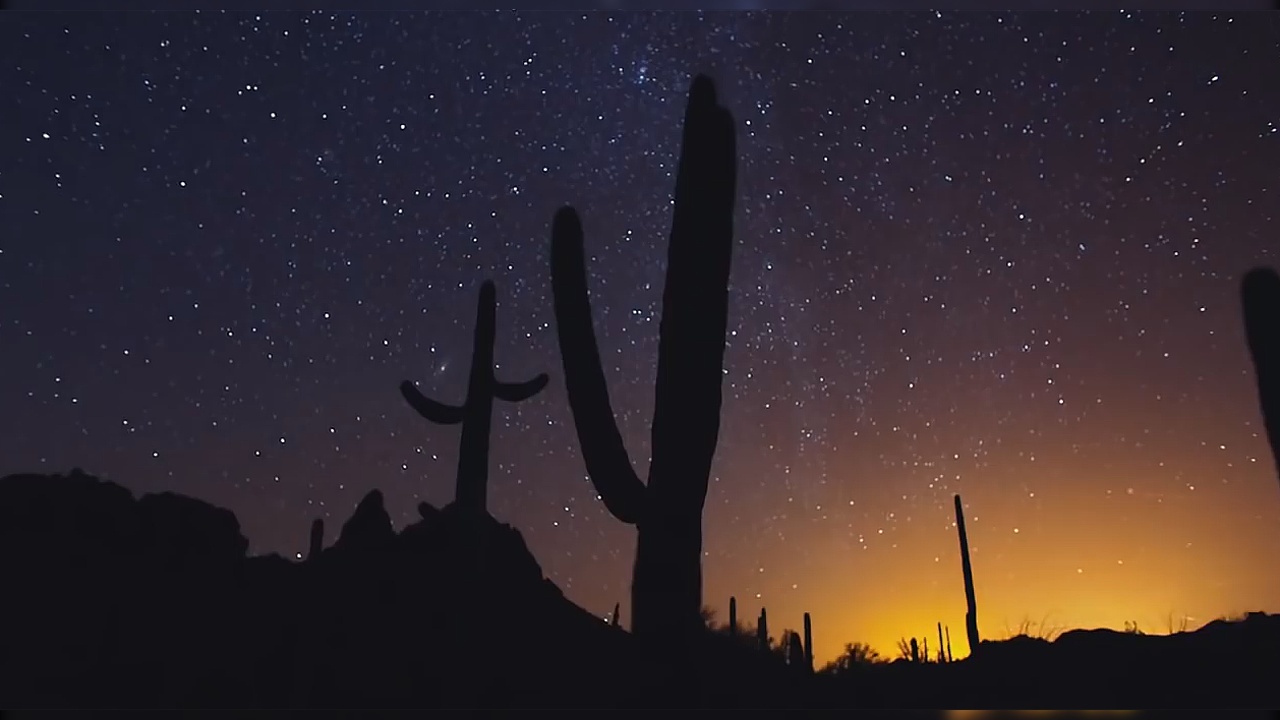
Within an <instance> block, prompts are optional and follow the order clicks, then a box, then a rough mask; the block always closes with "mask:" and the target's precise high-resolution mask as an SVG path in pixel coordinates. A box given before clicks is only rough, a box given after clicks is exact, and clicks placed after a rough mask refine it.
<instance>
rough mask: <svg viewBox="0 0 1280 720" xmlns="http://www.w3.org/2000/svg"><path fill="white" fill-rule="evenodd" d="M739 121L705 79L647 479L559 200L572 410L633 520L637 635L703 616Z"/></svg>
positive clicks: (598, 479)
mask: <svg viewBox="0 0 1280 720" xmlns="http://www.w3.org/2000/svg"><path fill="white" fill-rule="evenodd" d="M734 133H735V128H734V122H733V118H732V116H731V115H730V114H729V112H728V110H726V109H725V108H723V107H721V106H720V105H719V103H718V101H717V99H716V91H715V86H714V85H713V84H712V82H711V81H710V80H709V79H707V78H706V77H703V76H699V77H697V78H695V79H694V81H693V84H692V86H691V88H690V90H689V103H688V106H687V109H686V112H685V118H684V137H683V140H682V147H681V151H680V160H679V166H678V169H677V173H676V187H675V208H674V212H673V218H672V223H671V236H670V241H669V244H668V255H667V277H666V286H665V289H664V290H663V295H662V320H661V322H660V324H659V329H658V371H657V385H656V390H655V397H654V409H653V420H652V427H651V444H650V447H651V451H652V461H651V463H650V466H649V473H648V483H647V484H646V483H645V482H643V481H642V480H641V479H640V476H639V475H637V474H636V471H635V469H634V468H633V467H632V464H631V460H630V458H629V456H628V454H627V450H626V446H625V445H624V444H623V441H622V435H621V433H620V432H619V430H618V425H617V423H616V421H615V417H614V412H613V407H612V406H611V404H610V401H609V392H608V388H607V386H606V383H605V377H604V368H603V367H602V364H601V360H600V348H599V345H598V344H597V342H596V335H595V328H594V327H593V324H592V319H591V304H590V299H589V297H588V293H587V271H586V261H585V257H584V256H585V250H584V245H583V231H582V224H581V222H580V221H579V218H578V215H577V213H576V212H575V211H574V210H573V209H572V208H568V207H565V208H561V209H560V210H559V211H558V212H557V213H556V216H555V219H554V221H553V223H552V230H551V286H552V292H553V295H554V306H555V317H556V335H557V339H558V341H559V345H560V355H561V359H562V362H563V364H564V376H565V387H566V392H567V395H568V399H569V407H570V409H571V410H572V412H573V419H574V426H575V428H576V430H577V435H578V442H579V445H580V447H581V451H582V458H583V461H584V463H585V465H586V469H587V474H588V476H589V477H590V478H591V481H592V483H593V484H594V485H595V488H596V492H597V493H599V495H600V497H601V500H602V501H603V502H604V504H605V507H606V508H607V509H608V510H609V512H610V513H612V514H613V516H614V517H616V518H617V519H618V520H621V521H622V522H625V523H629V524H634V525H635V526H636V530H637V534H638V537H637V539H636V558H635V566H634V568H633V571H632V580H631V593H632V598H631V613H632V617H631V626H632V632H634V633H636V634H637V635H638V636H641V637H644V638H654V639H656V638H662V637H668V638H676V637H683V638H691V637H694V636H696V634H697V632H698V630H699V629H700V627H701V625H702V623H701V621H700V617H699V610H700V608H701V607H702V509H703V505H704V504H705V502H706V497H707V485H708V480H709V477H710V472H711V462H712V459H713V457H714V455H715V450H716V443H717V440H718V438H719V433H720V406H721V396H722V389H721V385H722V382H723V369H722V368H723V366H724V352H725V332H726V329H727V324H728V308H729V266H730V258H731V256H732V250H733V211H734V197H735V194H736V184H737V168H736V158H737V152H736V147H735V140H734Z"/></svg>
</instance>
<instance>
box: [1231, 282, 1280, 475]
mask: <svg viewBox="0 0 1280 720" xmlns="http://www.w3.org/2000/svg"><path fill="white" fill-rule="evenodd" d="M1240 295H1241V304H1242V305H1243V306H1244V330H1245V339H1246V340H1247V342H1248V345H1249V355H1250V356H1251V357H1252V359H1253V369H1254V375H1255V382H1257V386H1258V401H1259V403H1258V404H1259V407H1260V409H1261V411H1262V421H1263V425H1264V427H1265V428H1266V431H1267V442H1268V443H1270V445H1271V454H1272V460H1273V463H1280V412H1278V411H1280V372H1277V370H1278V369H1280V276H1277V275H1276V272H1275V271H1274V270H1272V269H1271V268H1254V269H1253V270H1250V271H1249V272H1248V273H1247V274H1246V275H1245V276H1244V280H1243V281H1242V282H1241V284H1240Z"/></svg>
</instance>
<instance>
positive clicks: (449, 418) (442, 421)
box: [400, 380, 465, 425]
mask: <svg viewBox="0 0 1280 720" xmlns="http://www.w3.org/2000/svg"><path fill="white" fill-rule="evenodd" d="M400 394H401V395H403V396H404V399H405V402H407V403H409V406H410V407H412V408H413V409H414V410H416V411H418V414H419V415H421V416H422V417H424V418H426V419H427V420H429V421H431V422H433V423H435V424H437V425H457V424H458V423H460V422H462V418H463V417H465V412H464V409H463V408H462V407H460V406H458V405H446V404H444V403H442V402H439V401H437V400H432V399H431V398H429V397H427V396H426V395H423V394H422V393H420V392H418V388H417V386H415V385H414V384H413V383H412V382H409V381H408V380H405V381H404V382H402V383H400Z"/></svg>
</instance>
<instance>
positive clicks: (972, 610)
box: [956, 495, 979, 655]
mask: <svg viewBox="0 0 1280 720" xmlns="http://www.w3.org/2000/svg"><path fill="white" fill-rule="evenodd" d="M956 527H957V528H958V529H959V531H960V567H961V568H962V569H963V570H964V599H965V604H966V610H965V613H964V628H965V631H966V632H967V633H968V634H969V654H970V655H973V654H974V653H976V652H978V642H979V638H978V600H977V597H976V596H975V595H974V592H973V565H971V564H970V563H969V535H968V534H967V533H966V532H965V531H964V507H963V506H962V505H961V503H960V496H959V495H956Z"/></svg>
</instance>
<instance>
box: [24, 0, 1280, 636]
mask: <svg viewBox="0 0 1280 720" xmlns="http://www.w3.org/2000/svg"><path fill="white" fill-rule="evenodd" d="M1278 52H1280V22H1278V21H1277V18H1276V17H1275V16H1274V15H1240V16H1236V17H1230V16H1224V15H1217V16H1214V15H1210V14H1189V15H1174V14H1153V15H1132V14H1125V13H1121V12H1110V13H1105V14H1092V15H1070V14H1028V15H1008V14H1006V15H994V14H976V13H973V14H943V15H935V14H913V15H906V14H842V15H825V14H816V13H814V14H781V13H777V14H760V13H757V14H746V13H729V14H714V13H709V14H706V15H699V14H694V13H685V14H641V13H623V14H616V15H607V14H603V13H598V14H590V15H582V14H568V13H564V14H560V13H538V14H533V15H516V14H501V15H498V14H447V15H424V14H394V15H393V14H372V13H371V14H366V15H359V14H357V15H335V14H331V13H319V14H306V15H303V14H269V15H262V16H254V15H224V14H211V13H203V14H199V15H195V14H185V13H169V14H132V15H119V14H102V15H92V14H74V15H59V16H54V15H46V16H40V15H24V16H8V17H6V18H5V21H4V22H3V23H0V87H2V88H4V93H5V95H6V99H5V102H4V103H2V104H0V307H2V308H3V312H0V365H2V367H3V371H2V372H0V408H3V412H0V473H9V472H20V471H22V472H30V471H36V472H56V471H60V472H65V471H67V470H69V469H70V468H72V467H74V466H79V467H82V468H84V469H85V470H86V471H87V472H90V473H94V474H99V475H101V476H103V477H107V478H110V479H113V480H116V481H119V482H121V483H122V484H124V485H126V486H127V487H129V488H131V489H133V490H134V491H135V492H139V493H141V492H149V491H159V490H172V491H177V492H182V493H187V494H190V495H193V496H196V497H199V498H203V499H206V500H209V501H211V502H213V503H216V504H219V505H222V506H225V507H228V508H231V509H232V510H234V511H235V512H236V514H237V515H238V516H239V518H240V522H241V524H242V527H243V529H244V531H245V533H246V535H248V536H249V537H250V539H251V541H252V545H253V551H254V552H280V553H282V554H286V555H288V556H293V555H294V554H295V553H298V552H300V551H304V550H305V545H306V541H307V526H308V524H309V523H310V521H311V520H312V519H313V518H315V517H324V518H325V519H326V521H327V526H328V533H329V538H328V539H329V541H332V540H333V538H334V537H335V535H336V532H337V529H338V527H340V525H341V522H342V521H343V520H345V519H346V518H347V517H348V516H349V515H350V513H351V511H352V510H353V509H354V506H355V503H356V502H357V501H358V500H359V499H360V498H361V497H362V496H363V495H364V494H365V493H366V492H368V491H369V490H371V489H373V488H375V487H376V488H380V489H381V490H382V491H383V492H384V494H385V496H386V499H387V504H388V509H389V510H390V512H391V513H392V516H393V518H394V519H395V520H396V522H397V524H398V525H403V524H405V523H407V522H410V521H411V520H413V519H415V518H416V512H415V510H414V507H415V505H416V503H417V502H418V501H419V500H427V501H429V502H431V503H433V504H436V505H443V504H445V503H447V502H448V501H450V500H451V499H452V495H453V483H454V475H455V470H456V467H455V463H456V454H457V453H456V451H457V446H458V440H459V432H458V429H457V428H456V427H442V426H434V425H429V424H427V423H426V422H425V421H424V420H422V419H421V418H420V417H418V416H417V415H416V414H415V413H414V412H413V411H412V410H411V409H410V408H409V407H408V406H407V405H406V404H405V402H404V401H403V400H402V398H401V397H400V394H399V392H398V390H397V385H398V384H399V383H400V381H402V380H405V379H410V380H415V381H417V382H418V383H419V386H420V387H421V389H422V390H423V391H424V392H426V393H427V394H429V395H432V396H434V397H437V398H440V399H442V400H445V401H449V402H459V401H460V400H461V399H462V397H463V394H464V392H465V383H466V374H467V366H468V362H469V357H470V349H471V331H472V325H473V322H474V313H475V301H476V295H477V291H478V287H479V285H480V283H481V282H482V281H483V280H485V279H493V280H494V281H496V283H497V287H498V345H497V357H498V362H499V365H500V368H499V374H500V376H502V377H504V378H505V379H511V380H523V379H526V378H528V377H531V376H532V375H534V374H536V373H539V372H547V373H549V374H550V375H551V378H552V379H551V385H550V386H549V388H548V389H547V390H546V391H544V392H543V393H542V394H540V395H538V396H537V397H536V398H535V399H533V400H531V401H528V402H525V403H521V404H518V405H511V404H506V403H501V402H500V403H498V404H497V405H496V406H495V417H494V434H493V452H492V458H491V479H490V491H489V507H490V510H491V512H492V513H493V514H494V515H495V516H496V517H497V518H499V519H501V520H503V521H505V522H509V523H511V524H513V525H514V526H515V527H517V528H519V529H520V530H521V531H522V532H523V534H524V537H525V538H526V540H527V541H528V543H529V545H530V547H531V549H532V550H533V552H534V554H535V556H536V557H537V558H538V560H539V561H540V562H541V564H542V566H543V568H544V570H545V571H546V573H547V574H548V576H549V577H551V578H552V579H554V580H555V581H556V582H557V583H558V584H559V585H560V586H561V587H562V588H564V589H565V591H566V593H567V594H568V595H569V597H570V598H572V599H573V600H575V601H576V602H578V603H580V604H582V605H583V606H584V607H586V608H588V609H590V610H592V611H594V612H597V613H599V614H602V615H603V614H605V613H607V612H609V611H610V610H611V609H612V607H613V604H614V602H617V601H621V602H622V603H623V616H624V621H625V619H626V617H628V612H627V605H628V602H627V600H628V596H629V589H628V588H629V583H630V573H631V561H632V555H633V550H634V540H635V532H634V528H632V527H631V526H626V525H623V524H621V523H619V522H618V521H616V520H614V519H613V518H612V517H611V516H610V515H609V514H608V512H607V511H606V510H605V509H604V506H603V504H602V503H601V502H600V501H599V500H598V499H597V497H596V493H595V491H594V489H593V488H592V486H591V485H590V483H589V482H588V481H587V479H586V477H585V470H584V468H583V465H582V461H581V459H580V455H579V451H578V447H577V439H576V435H575V434H574V431H573V429H572V425H571V418H570V414H569V410H568V405H567V403H566V400H565V395H564V384H563V379H562V377H561V367H560V359H559V356H558V349H557V344H556V339H555V327H554V320H553V317H552V311H551V301H550V289H549V268H548V251H549V227H550V221H551V217H552V214H553V213H554V211H555V209H556V208H557V207H558V206H560V205H561V204H564V203H571V204H573V205H574V206H576V207H577V208H578V209H579V210H580V211H581V212H582V214H583V220H584V225H585V229H586V233H587V248H588V254H589V258H588V269H589V272H590V273H591V276H590V278H589V283H590V288H591V292H592V295H593V305H594V313H595V318H596V323H597V334H598V336H599V338H600V341H601V344H602V354H603V356H604V359H605V366H606V372H607V374H608V379H609V383H610V389H611V391H612V394H613V395H612V397H613V404H614V408H615V411H616V412H617V413H618V414H619V421H620V423H621V425H622V427H623V432H624V436H625V438H626V441H627V443H628V446H629V448H630V450H631V454H632V457H633V459H635V460H636V461H637V463H638V464H639V465H640V467H639V470H640V472H641V473H642V474H643V473H644V471H645V466H644V463H643V460H644V458H645V457H647V453H646V446H647V443H648V433H649V418H650V415H651V409H652V398H653V380H654V374H655V365H656V359H657V330H658V322H657V320H658V318H659V316H660V312H661V292H662V286H663V277H664V269H665V257H666V239H667V232H668V228H669V224H670V198H671V192H672V189H673V187H674V174H673V170H674V166H675V159H676V155H677V152H678V149H679V148H678V146H679V139H680V119H681V117H682V114H683V110H684V99H685V93H686V91H687V88H688V83H689V80H690V78H691V75H692V74H693V73H695V72H700V71H703V72H708V73H710V74H712V75H713V76H714V77H715V78H716V79H717V80H718V81H719V84H720V92H721V95H722V97H723V98H724V100H725V101H726V103H727V104H728V106H729V107H730V108H731V109H732V110H733V112H734V113H735V116H736V118H737V120H738V122H739V139H738V144H739V148H740V151H741V155H742V157H741V161H740V175H739V178H740V179H739V194H740V200H739V204H738V215H737V221H736V228H737V237H738V243H739V244H738V250H737V251H736V254H735V256H734V265H733V274H732V279H731V283H732V289H731V316H730V328H731V330H730V337H729V339H728V342H729V347H728V351H727V359H726V364H727V367H726V375H725V378H724V394H725V404H724V410H723V425H722V429H721V436H720V444H719V449H718V452H717V457H716V464H715V476H714V477H713V479H712V484H711V490H710V493H709V495H708V498H707V506H706V511H705V514H704V518H705V529H706V540H705V551H706V553H705V558H704V574H705V597H706V602H707V603H708V604H710V605H712V606H713V607H715V608H717V609H718V610H719V611H720V613H721V616H722V617H723V615H724V614H726V613H727V606H728V597H729V595H731V594H733V595H736V596H737V598H738V604H739V612H740V614H741V615H742V616H743V617H744V618H746V619H748V620H751V619H754V617H755V616H756V614H757V613H758V610H759V607H760V606H761V605H765V606H767V608H768V610H769V616H770V627H771V628H774V634H775V635H777V634H779V631H781V630H782V629H784V628H793V627H798V626H799V625H800V622H801V615H802V613H803V612H805V611H809V612H812V613H813V617H814V635H815V641H816V643H817V654H818V656H819V659H820V660H826V659H830V658H831V657H832V656H833V655H834V654H835V653H836V652H837V651H838V649H839V648H840V647H841V646H842V645H843V644H844V643H845V642H850V641H855V640H861V641H869V642H871V643H872V644H873V645H875V646H876V647H877V648H878V649H880V651H881V652H882V653H885V654H893V652H894V644H895V641H896V640H897V639H898V638H899V637H902V636H910V635H917V636H924V635H928V636H929V637H931V638H936V631H935V629H934V628H935V625H934V623H935V622H937V621H941V622H943V623H944V624H946V625H949V626H950V628H951V630H952V642H953V649H954V652H955V654H956V655H960V654H963V653H964V652H965V651H966V643H965V641H964V631H963V624H964V620H963V618H964V593H963V588H962V582H961V572H960V562H959V557H958V551H957V541H956V533H955V529H954V524H953V520H954V518H953V515H952V495H953V493H956V492H959V493H961V494H962V495H963V497H964V501H965V504H966V506H967V522H968V526H969V533H970V539H971V543H972V546H973V563H974V573H975V579H976V583H977V592H978V603H979V622H980V626H981V629H982V631H983V633H984V635H985V636H988V637H993V638H999V637H1004V636H1006V635H1008V634H1009V633H1010V632H1012V631H1016V630H1017V629H1018V627H1019V626H1020V625H1021V624H1022V623H1023V622H1024V621H1029V622H1030V623H1031V625H1032V626H1034V627H1033V630H1034V629H1035V628H1038V627H1040V626H1041V625H1043V627H1044V629H1045V630H1049V629H1061V628H1068V627H1077V626H1086V627H1093V626H1110V627H1117V628H1118V627H1122V626H1123V624H1124V623H1125V622H1126V621H1136V622H1137V623H1139V625H1140V627H1142V628H1143V629H1144V630H1148V631H1152V632H1156V631H1159V632H1163V631H1166V630H1167V629H1168V626H1169V624H1170V622H1171V620H1172V624H1173V625H1175V626H1178V625H1181V624H1182V622H1183V618H1187V620H1186V622H1187V623H1188V624H1189V625H1190V626H1191V627H1194V626H1198V625H1200V624H1202V623H1204V622H1206V621H1208V620H1211V619H1213V618H1215V617H1218V616H1222V615H1229V614H1238V613H1241V612H1244V611H1248V610H1273V611H1274V610H1280V576H1277V575H1276V573H1274V572H1273V569H1274V561H1273V560H1272V559H1273V558H1275V557H1277V555H1280V485H1278V484H1277V480H1276V472H1275V466H1274V463H1273V460H1272V458H1271V457H1270V454H1269V452H1268V450H1267V447H1266V442H1265V438H1264V437H1263V435H1262V432H1263V431H1262V424H1261V419H1260V415H1259V411H1258V406H1257V401H1256V396H1255V390H1254V385H1253V383H1254V379H1253V372H1252V368H1251V366H1250V363H1249V359H1248V356H1247V352H1246V349H1245V344H1244V340H1243V332H1242V326H1241V319H1240V313H1239V309H1238V301H1237V284H1238V280H1239V277H1240V276H1241V274H1242V273H1243V272H1244V271H1245V270H1247V269H1248V268H1249V267H1251V266H1253V265H1255V264H1259V263H1268V262H1275V261H1276V259H1275V255H1274V253H1272V251H1271V250H1270V248H1271V247H1272V246H1273V243H1274V238H1275V237H1276V234H1277V227H1276V224H1275V218H1274V213H1275V210H1274V208H1275V206H1276V195H1277V192H1278V191H1277V187H1276V180H1275V179H1274V178H1275V175H1276V174H1277V173H1278V172H1280V171H1277V170H1275V169H1274V168H1280V63H1277V57H1278V55H1277V53H1278ZM935 642H936V640H935ZM931 645H932V644H931Z"/></svg>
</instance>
